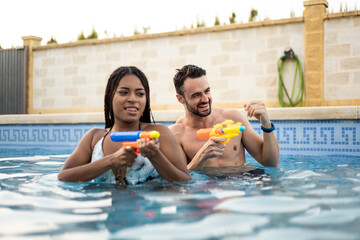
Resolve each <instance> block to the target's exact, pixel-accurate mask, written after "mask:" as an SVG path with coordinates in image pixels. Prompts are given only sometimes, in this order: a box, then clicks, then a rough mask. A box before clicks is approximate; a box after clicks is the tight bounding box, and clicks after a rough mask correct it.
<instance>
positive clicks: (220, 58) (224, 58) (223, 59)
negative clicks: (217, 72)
mask: <svg viewBox="0 0 360 240" xmlns="http://www.w3.org/2000/svg"><path fill="white" fill-rule="evenodd" d="M229 62H230V57H229V55H227V54H222V55H216V56H212V57H211V64H214V65H218V64H224V63H229Z"/></svg>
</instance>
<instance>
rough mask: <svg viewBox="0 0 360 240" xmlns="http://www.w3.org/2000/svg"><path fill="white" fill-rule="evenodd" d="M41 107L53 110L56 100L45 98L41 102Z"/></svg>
mask: <svg viewBox="0 0 360 240" xmlns="http://www.w3.org/2000/svg"><path fill="white" fill-rule="evenodd" d="M41 107H42V108H53V107H55V98H49V97H48V98H43V99H42V100H41Z"/></svg>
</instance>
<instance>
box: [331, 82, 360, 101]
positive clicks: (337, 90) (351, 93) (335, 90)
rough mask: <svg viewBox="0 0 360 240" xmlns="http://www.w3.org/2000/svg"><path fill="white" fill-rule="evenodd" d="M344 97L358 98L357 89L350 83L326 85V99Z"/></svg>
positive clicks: (341, 98)
mask: <svg viewBox="0 0 360 240" xmlns="http://www.w3.org/2000/svg"><path fill="white" fill-rule="evenodd" d="M344 99H359V89H358V88H355V87H354V86H351V85H339V86H327V87H326V100H344Z"/></svg>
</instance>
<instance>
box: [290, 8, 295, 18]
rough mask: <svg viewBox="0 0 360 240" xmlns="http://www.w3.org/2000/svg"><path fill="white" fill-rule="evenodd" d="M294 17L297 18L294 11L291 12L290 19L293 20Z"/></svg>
mask: <svg viewBox="0 0 360 240" xmlns="http://www.w3.org/2000/svg"><path fill="white" fill-rule="evenodd" d="M293 17H295V12H294V10H291V12H290V18H293Z"/></svg>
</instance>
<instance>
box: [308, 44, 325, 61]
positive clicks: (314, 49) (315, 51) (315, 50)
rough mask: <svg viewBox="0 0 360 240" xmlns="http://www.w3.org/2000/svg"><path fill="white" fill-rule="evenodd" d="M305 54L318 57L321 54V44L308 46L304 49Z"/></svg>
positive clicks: (309, 56)
mask: <svg viewBox="0 0 360 240" xmlns="http://www.w3.org/2000/svg"><path fill="white" fill-rule="evenodd" d="M305 55H306V57H307V58H319V57H321V56H323V48H322V45H318V46H308V47H307V48H306V49H305Z"/></svg>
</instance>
